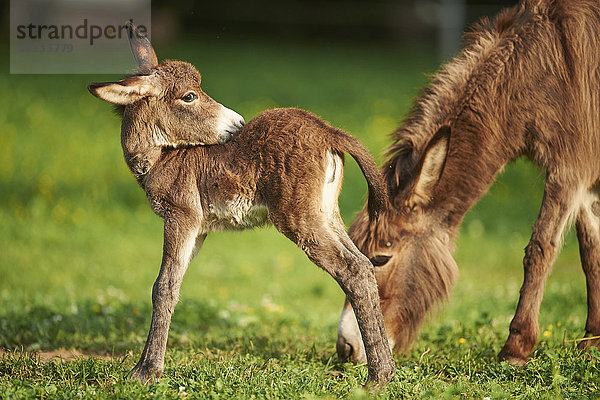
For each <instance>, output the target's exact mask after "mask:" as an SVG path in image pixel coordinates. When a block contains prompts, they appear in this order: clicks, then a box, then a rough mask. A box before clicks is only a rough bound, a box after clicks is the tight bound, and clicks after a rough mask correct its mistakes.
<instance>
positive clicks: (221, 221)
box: [90, 43, 395, 385]
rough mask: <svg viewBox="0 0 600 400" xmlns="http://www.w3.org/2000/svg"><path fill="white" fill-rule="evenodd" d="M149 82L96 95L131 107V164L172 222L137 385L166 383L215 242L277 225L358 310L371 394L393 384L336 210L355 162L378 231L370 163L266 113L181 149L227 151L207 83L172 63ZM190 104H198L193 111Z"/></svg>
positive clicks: (362, 274) (371, 305)
mask: <svg viewBox="0 0 600 400" xmlns="http://www.w3.org/2000/svg"><path fill="white" fill-rule="evenodd" d="M146 48H150V47H149V43H147V46H146ZM134 52H135V48H134ZM142 53H144V54H147V52H142ZM148 58H150V59H152V57H142V59H144V60H147V59H148ZM154 59H156V58H155V57H154ZM143 72H144V74H142V75H139V76H134V77H130V78H127V79H125V80H124V81H121V82H108V83H103V84H92V85H90V91H91V92H92V93H93V94H94V95H96V96H98V97H100V98H102V99H104V100H107V101H111V102H118V103H119V104H122V105H124V106H125V108H124V110H123V122H122V129H121V141H122V145H123V153H124V156H125V160H126V161H127V165H128V166H129V168H130V169H131V171H132V172H133V174H134V175H135V176H136V178H137V181H138V183H139V184H140V186H141V187H142V188H143V189H144V191H145V192H146V196H147V197H148V200H149V202H150V205H151V207H152V209H153V211H154V212H155V213H156V214H157V215H159V216H160V217H161V218H162V219H163V220H164V246H163V260H162V264H161V268H160V273H159V275H158V278H157V279H156V282H155V283H154V287H153V290H152V304H153V312H152V323H151V326H150V332H149V334H148V340H147V342H146V345H145V347H144V350H143V352H142V356H141V358H140V361H139V362H138V364H137V365H136V366H135V368H134V369H133V371H132V374H133V375H134V376H135V377H137V378H138V379H140V380H141V381H143V382H147V381H150V380H153V379H154V378H157V377H159V376H160V375H161V374H162V371H163V368H164V356H165V349H166V344H167V335H168V330H169V325H170V321H171V316H172V314H173V311H174V308H175V305H176V303H177V300H178V296H179V289H180V286H181V282H182V279H183V275H184V273H185V270H186V269H187V266H188V263H189V262H190V260H191V259H192V258H193V257H194V256H195V254H196V253H197V251H198V250H199V249H200V247H201V245H202V242H203V241H204V238H205V237H206V235H207V234H208V233H210V232H212V231H215V230H241V229H247V228H252V227H254V226H259V225H263V224H265V223H267V222H268V221H270V222H272V223H273V225H275V227H276V228H277V229H278V230H279V231H280V232H281V233H283V234H284V235H286V236H287V237H288V238H289V239H290V240H292V241H294V242H295V243H296V244H297V245H298V246H299V247H301V248H302V250H304V251H305V252H306V254H307V255H308V257H309V258H310V259H311V260H312V261H313V262H314V263H315V264H317V265H318V266H320V267H321V268H323V269H324V270H325V271H327V272H328V273H329V274H330V275H331V276H332V277H333V278H334V279H335V280H336V281H337V282H338V283H339V284H340V286H341V287H342V289H343V290H344V292H345V293H346V295H347V297H348V299H349V300H350V302H351V303H352V305H353V307H354V309H355V310H357V315H358V321H359V325H360V327H361V332H362V335H363V338H364V345H365V348H366V349H367V357H368V362H369V365H368V370H369V374H368V382H374V383H377V384H380V385H383V384H386V383H387V382H389V380H390V379H391V378H392V377H393V376H394V370H395V368H394V360H393V358H392V354H391V352H390V349H389V348H388V346H387V343H386V342H387V339H386V335H385V330H384V326H383V318H382V315H381V310H380V308H379V298H378V296H377V286H376V281H375V277H374V275H373V270H372V266H371V264H370V263H369V260H368V259H367V258H366V257H365V256H364V255H363V254H362V253H361V252H360V251H359V250H358V249H357V248H356V246H355V245H354V244H353V243H352V241H351V240H350V238H349V237H348V235H347V234H346V232H345V228H344V226H343V223H342V220H341V217H340V215H339V209H338V206H337V197H338V195H339V191H340V187H341V178H342V168H343V154H344V153H346V152H347V153H349V154H350V155H352V156H353V157H354V158H355V159H356V161H357V162H358V164H359V165H360V167H361V169H362V171H363V172H364V174H365V177H366V178H367V182H368V186H369V207H368V208H369V210H370V215H371V218H372V219H373V223H375V218H376V215H377V213H379V212H382V211H384V210H385V209H387V208H388V194H387V191H386V186H385V184H384V181H383V178H382V176H381V174H380V172H379V170H378V168H377V166H376V165H375V162H374V161H373V159H372V157H371V156H370V154H369V153H368V151H367V150H366V149H365V148H364V147H363V146H362V145H361V144H360V142H359V141H358V140H356V139H355V138H353V137H352V136H350V135H349V134H347V133H345V132H343V131H341V130H339V129H336V128H333V127H331V126H330V125H328V124H327V123H325V122H323V121H322V120H320V119H319V118H317V117H315V116H314V115H312V114H310V113H308V112H306V111H302V110H298V109H275V110H270V111H266V112H264V113H262V114H261V115H259V116H258V117H256V118H255V119H253V120H252V121H250V122H249V123H248V124H247V125H245V126H244V127H243V128H242V129H241V130H240V131H239V132H238V133H236V134H235V136H234V138H233V139H232V140H231V141H230V142H228V143H226V144H223V145H220V146H196V147H180V146H181V145H182V143H181V142H180V141H173V140H172V138H178V139H180V138H182V137H185V136H186V135H187V140H188V142H193V141H195V140H199V141H202V142H205V143H216V142H219V140H220V139H219V138H218V137H215V136H217V135H219V132H218V131H215V130H214V129H211V127H210V126H208V125H209V124H212V122H211V121H214V120H215V119H214V118H213V116H211V114H210V110H212V109H214V101H212V99H210V98H208V96H206V95H205V94H204V93H203V92H202V91H201V88H200V74H199V73H198V72H197V71H196V69H195V68H194V67H193V66H191V65H190V64H187V63H183V62H180V61H165V62H163V63H162V64H160V65H144V68H143ZM189 93H195V94H196V95H197V98H195V99H194V100H192V101H189V102H186V101H185V100H184V99H185V98H186V96H187V95H188V94H189ZM189 98H190V99H191V98H192V97H189ZM192 138H193V140H192ZM183 144H184V143H183ZM178 146H179V147H178ZM140 166H142V167H140ZM267 212H268V215H267Z"/></svg>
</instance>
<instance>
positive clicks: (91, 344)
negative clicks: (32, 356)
mask: <svg viewBox="0 0 600 400" xmlns="http://www.w3.org/2000/svg"><path fill="white" fill-rule="evenodd" d="M151 313H152V310H151V307H150V305H149V304H148V305H144V306H140V305H139V304H136V303H129V302H113V303H108V304H98V303H97V302H93V301H91V300H90V301H85V302H82V303H80V304H77V305H76V306H75V305H73V306H71V309H70V310H69V311H68V312H65V310H64V309H61V310H59V309H58V308H57V307H55V306H51V305H36V306H24V307H21V308H18V307H16V308H13V309H11V310H9V311H4V310H0V348H5V349H11V350H24V351H27V352H37V351H40V350H55V349H61V348H64V349H79V350H81V351H83V352H85V353H87V354H93V355H99V354H114V355H119V354H125V353H128V352H130V351H133V353H134V354H136V356H137V352H138V351H141V348H142V347H143V345H144V342H145V340H146V335H147V330H148V327H149V325H150V317H151ZM322 328H323V327H322V326H321V327H318V326H315V324H313V323H311V322H307V321H302V320H298V319H290V318H288V317H286V316H285V315H283V314H277V313H273V312H267V311H264V310H259V311H254V310H244V309H242V310H234V311H232V310H227V311H224V310H223V309H222V308H219V306H217V305H215V304H212V302H199V301H190V300H186V301H182V302H181V303H180V304H178V306H177V308H176V311H175V314H174V316H173V321H172V325H171V329H170V332H169V345H168V347H169V349H182V350H185V351H188V350H191V351H192V352H204V351H215V352H233V353H238V354H241V355H246V354H252V355H256V356H259V357H261V358H265V359H271V358H276V359H281V358H288V359H289V358H290V357H292V358H295V359H300V358H301V359H304V360H312V361H315V362H323V363H330V362H331V356H332V354H333V342H331V343H329V341H328V340H320V341H319V338H318V337H317V338H315V336H318V333H319V331H322ZM315 339H316V342H315ZM332 339H333V336H332Z"/></svg>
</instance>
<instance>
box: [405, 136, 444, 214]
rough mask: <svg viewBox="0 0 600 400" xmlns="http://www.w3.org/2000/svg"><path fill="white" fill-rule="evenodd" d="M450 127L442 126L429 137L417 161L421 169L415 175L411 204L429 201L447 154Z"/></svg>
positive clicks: (422, 204)
mask: <svg viewBox="0 0 600 400" xmlns="http://www.w3.org/2000/svg"><path fill="white" fill-rule="evenodd" d="M449 141H450V127H449V126H442V127H441V128H440V129H438V131H437V132H436V134H435V135H434V136H433V138H431V140H430V141H429V143H428V144H427V148H426V149H425V152H424V155H423V158H422V159H421V162H420V163H419V165H420V167H421V169H420V171H419V176H418V177H417V180H416V183H415V186H414V188H413V192H412V194H411V196H410V200H409V203H411V204H410V205H411V206H415V205H418V206H425V205H426V204H428V203H429V202H430V201H431V198H432V196H433V190H434V189H435V186H436V185H437V182H438V180H439V179H440V176H441V175H442V171H443V170H444V165H445V163H446V156H447V154H448V143H449Z"/></svg>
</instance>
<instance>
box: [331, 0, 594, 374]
mask: <svg viewBox="0 0 600 400" xmlns="http://www.w3.org/2000/svg"><path fill="white" fill-rule="evenodd" d="M465 39H466V45H465V48H464V49H463V50H462V52H461V53H460V54H459V55H458V56H457V57H456V58H455V59H454V60H453V61H452V62H450V63H449V64H448V65H446V66H445V67H444V68H443V69H442V70H441V71H440V72H439V73H438V74H437V75H435V76H434V77H433V80H432V83H431V84H430V85H429V86H428V87H427V88H425V90H424V93H423V95H422V96H421V98H419V99H418V100H417V101H416V103H415V105H414V108H413V110H412V112H411V113H410V115H409V117H408V119H407V120H406V121H405V123H404V124H403V126H402V127H400V128H399V129H398V130H397V131H396V132H395V133H394V138H395V143H394V144H393V145H392V146H391V147H390V149H389V157H388V160H387V162H386V163H385V164H384V167H383V173H384V175H385V178H386V180H387V182H388V187H389V191H390V194H391V199H392V202H393V204H394V206H395V210H390V211H388V212H386V213H385V214H384V215H383V216H382V218H380V220H379V223H378V224H377V225H375V226H374V225H372V224H370V222H369V220H368V219H367V218H366V215H365V214H364V212H363V213H361V214H359V215H358V217H357V218H356V220H355V221H354V223H353V224H352V226H351V228H350V236H351V237H352V239H353V240H354V242H355V243H356V244H357V246H358V247H359V248H360V249H361V250H362V251H363V252H364V253H365V254H367V255H368V256H369V257H370V258H371V260H372V261H373V262H374V263H375V264H380V266H379V267H377V268H376V272H375V273H376V278H377V281H378V286H379V293H380V296H381V299H382V300H381V307H382V311H383V315H384V321H385V324H386V329H387V332H388V334H389V335H390V337H391V338H392V339H393V340H394V342H395V347H396V349H397V350H400V351H404V350H406V349H408V347H409V346H410V344H411V342H412V341H413V339H414V338H415V336H416V334H417V331H418V329H419V326H420V325H421V323H422V321H423V319H424V316H425V315H426V314H427V313H428V312H429V311H430V310H431V308H432V306H433V305H434V304H436V303H438V302H439V301H440V300H442V299H444V298H446V297H447V296H448V294H449V292H450V289H451V287H452V285H453V283H454V280H455V277H456V275H457V269H456V265H455V263H454V260H453V259H452V256H451V253H452V251H453V250H454V242H455V239H456V236H457V234H458V230H459V226H460V224H461V222H462V220H463V217H464V215H465V213H466V212H467V211H468V210H469V209H470V208H471V207H472V206H473V205H474V204H475V203H476V202H477V201H478V200H479V199H480V198H481V197H482V196H483V195H484V194H485V193H486V192H487V191H488V190H489V188H490V186H491V185H492V184H493V182H494V180H495V178H496V175H497V174H498V173H499V172H500V171H501V170H502V169H503V167H504V166H505V165H506V164H507V163H509V162H511V161H513V160H515V159H516V158H517V157H519V156H521V155H525V156H527V157H529V158H530V159H531V161H532V162H534V163H535V164H536V165H538V166H539V167H541V168H542V169H543V170H544V171H545V173H546V187H545V192H544V200H543V203H542V206H541V209H540V215H539V217H538V220H537V221H536V223H535V225H534V227H533V234H532V237H531V240H530V242H529V245H528V246H527V249H526V252H525V253H526V254H525V258H524V268H525V278H524V283H523V287H522V289H521V296H520V300H519V304H518V307H517V311H516V314H515V317H514V319H513V321H512V323H511V325H510V335H509V337H508V340H507V342H506V344H505V346H504V348H503V349H502V351H501V353H500V358H501V359H506V360H508V361H511V362H513V363H517V364H521V363H524V362H526V360H527V357H528V355H529V354H530V352H531V351H532V349H533V347H534V345H535V343H536V342H537V336H538V332H539V328H538V312H539V306H540V303H541V299H542V295H543V287H544V283H545V280H546V277H547V275H548V273H549V271H550V269H551V265H552V263H553V261H554V259H555V257H556V254H557V253H558V251H559V249H560V245H561V239H562V235H563V232H564V230H565V229H566V227H567V226H568V224H569V220H570V219H575V220H576V221H577V224H576V226H577V232H578V238H579V242H580V250H581V259H582V264H583V269H584V271H585V274H586V278H587V283H588V320H587V324H586V332H587V334H588V335H599V334H600V279H599V278H598V276H599V275H600V272H599V270H598V266H599V263H600V225H599V221H600V220H599V217H600V213H599V212H598V209H599V208H600V203H599V201H600V198H599V196H598V193H597V191H596V190H597V185H598V180H599V178H600V157H598V154H600V68H599V65H600V4H599V3H598V2H597V1H591V0H569V1H567V0H563V1H559V0H525V1H522V2H521V3H520V4H519V5H518V6H516V7H514V8H512V9H508V10H505V11H503V12H501V13H500V14H499V15H498V16H496V18H494V19H493V20H488V19H483V20H482V21H480V22H479V23H478V24H476V25H475V26H474V27H473V28H472V30H471V31H470V32H468V33H467V34H466V36H465ZM440 154H441V155H442V156H441V157H440ZM348 336H350V337H348ZM351 336H352V334H351V333H350V334H345V333H344V332H340V333H339V337H340V339H339V343H338V344H340V342H341V343H342V345H341V346H338V349H339V350H341V351H340V356H342V357H348V356H355V354H356V353H357V352H356V351H355V350H356V349H353V347H356V346H359V345H360V344H359V343H357V342H356V339H355V338H353V337H351ZM586 343H587V344H588V345H589V344H590V343H595V342H594V341H591V342H590V341H588V342H586Z"/></svg>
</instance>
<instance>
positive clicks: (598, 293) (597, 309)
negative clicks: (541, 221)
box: [576, 191, 600, 349]
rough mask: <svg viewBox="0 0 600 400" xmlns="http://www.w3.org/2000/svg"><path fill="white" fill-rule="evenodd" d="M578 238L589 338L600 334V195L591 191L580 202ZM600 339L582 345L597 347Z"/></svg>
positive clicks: (586, 326) (584, 342)
mask: <svg viewBox="0 0 600 400" xmlns="http://www.w3.org/2000/svg"><path fill="white" fill-rule="evenodd" d="M576 226H577V239H578V240H579V254H580V257H581V265H582V267H583V271H584V272H585V279H586V283H587V300H588V317H587V322H586V324H585V333H586V336H587V337H597V336H599V335H600V198H599V196H598V194H597V193H595V192H592V191H590V192H589V193H588V196H586V198H585V201H584V202H583V203H582V204H581V208H580V211H579V215H578V216H577V224H576ZM598 343H599V340H598V339H590V340H584V341H582V342H581V343H580V344H579V348H581V349H586V348H588V347H590V346H597V345H598Z"/></svg>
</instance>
